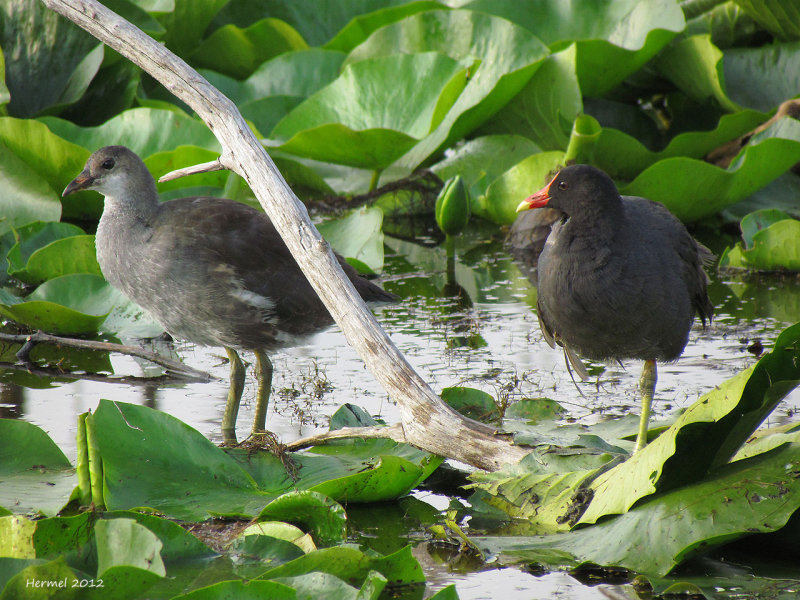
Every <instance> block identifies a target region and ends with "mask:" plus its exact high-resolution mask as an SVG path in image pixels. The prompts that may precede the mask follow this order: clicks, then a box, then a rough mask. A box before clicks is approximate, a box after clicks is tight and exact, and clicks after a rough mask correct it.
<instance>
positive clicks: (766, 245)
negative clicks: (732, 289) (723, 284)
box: [719, 210, 800, 271]
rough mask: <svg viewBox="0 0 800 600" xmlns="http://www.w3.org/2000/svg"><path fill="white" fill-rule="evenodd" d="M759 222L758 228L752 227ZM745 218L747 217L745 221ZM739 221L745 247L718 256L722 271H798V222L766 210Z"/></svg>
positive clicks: (775, 211)
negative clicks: (726, 269) (767, 216)
mask: <svg viewBox="0 0 800 600" xmlns="http://www.w3.org/2000/svg"><path fill="white" fill-rule="evenodd" d="M765 213H767V214H768V215H769V218H768V219H766V220H762V221H761V222H760V223H759V224H758V225H756V224H755V223H753V222H754V221H756V220H761V219H762V218H764V217H766V215H765ZM748 217H750V218H749V219H748ZM748 217H745V219H743V220H742V237H743V238H744V239H745V246H742V244H737V245H736V246H734V247H733V248H727V249H726V250H725V251H724V252H723V253H722V256H720V260H719V267H720V268H721V269H725V268H728V269H749V270H754V271H784V270H786V271H800V221H797V220H795V219H793V218H791V217H790V216H789V215H787V214H786V213H784V212H782V211H777V210H765V211H759V213H753V214H751V215H748Z"/></svg>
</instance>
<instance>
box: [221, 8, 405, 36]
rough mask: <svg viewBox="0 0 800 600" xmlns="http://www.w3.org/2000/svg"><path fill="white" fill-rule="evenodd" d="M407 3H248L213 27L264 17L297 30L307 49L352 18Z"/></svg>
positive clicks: (229, 10)
mask: <svg viewBox="0 0 800 600" xmlns="http://www.w3.org/2000/svg"><path fill="white" fill-rule="evenodd" d="M406 3H408V0H348V1H347V2H341V1H340V0H322V1H321V0H250V1H249V2H246V3H239V2H231V3H229V4H228V5H227V6H226V7H225V8H224V9H223V10H222V11H221V13H220V15H219V17H218V18H217V20H216V21H215V23H220V24H222V23H236V24H237V25H239V26H242V25H244V24H245V23H250V22H252V21H253V14H254V13H256V14H259V15H261V14H268V15H270V16H272V17H275V18H278V19H282V20H283V21H286V22H287V23H289V24H290V25H291V26H292V27H294V28H295V29H297V31H299V32H300V34H301V35H302V36H303V38H304V39H305V40H306V41H308V43H309V45H311V46H322V45H323V44H324V43H325V42H326V41H328V40H329V39H331V38H332V37H333V36H334V35H336V33H337V32H338V31H339V30H340V29H342V28H343V27H345V26H346V25H347V24H348V22H349V21H351V20H352V19H353V18H355V17H357V16H359V15H362V14H364V13H368V12H370V11H376V10H377V9H383V8H387V7H390V6H398V5H403V4H406Z"/></svg>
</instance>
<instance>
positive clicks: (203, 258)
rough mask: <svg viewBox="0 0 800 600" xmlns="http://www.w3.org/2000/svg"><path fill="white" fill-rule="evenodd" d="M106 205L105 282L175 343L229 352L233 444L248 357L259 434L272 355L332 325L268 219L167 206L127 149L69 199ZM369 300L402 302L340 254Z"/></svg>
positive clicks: (97, 166) (217, 208)
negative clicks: (83, 193) (251, 356)
mask: <svg viewBox="0 0 800 600" xmlns="http://www.w3.org/2000/svg"><path fill="white" fill-rule="evenodd" d="M85 189H91V190H97V191H98V192H100V193H101V194H103V195H104V196H105V204H104V208H103V215H102V217H101V218H100V223H99V225H98V227H97V238H96V245H97V260H98V262H99V263H100V268H101V270H102V271H103V275H104V276H105V277H106V279H107V280H108V281H109V282H110V283H111V285H113V286H114V287H116V288H118V289H119V290H121V291H122V292H124V293H125V294H126V295H127V296H128V297H130V299H131V300H133V301H134V302H136V303H137V304H139V305H140V306H141V307H142V308H144V309H145V310H147V311H148V312H149V313H150V314H151V315H152V316H153V317H154V318H155V319H156V321H158V322H159V323H160V324H161V325H162V326H163V327H164V329H165V330H166V331H168V332H169V333H170V334H171V335H173V336H174V337H176V338H180V339H184V340H188V341H191V342H194V343H196V344H200V345H205V346H222V347H224V348H225V351H226V352H227V354H228V358H229V359H230V364H231V386H230V390H229V392H228V399H227V403H226V406H225V413H224V416H223V421H222V431H223V437H224V438H225V440H226V441H228V442H232V441H235V439H236V437H235V426H236V416H237V414H238V412H239V401H240V399H241V395H242V390H243V387H244V376H245V368H244V365H243V364H242V361H241V359H240V358H239V355H238V353H237V350H251V351H253V352H254V353H255V358H256V377H257V379H258V382H259V389H258V395H257V399H256V411H255V420H254V424H253V431H254V432H256V433H259V432H262V431H264V426H265V422H266V411H267V403H268V400H269V393H270V387H271V384H272V363H271V362H270V360H269V357H268V356H267V352H271V351H273V350H275V349H277V348H280V347H284V346H287V345H292V344H293V343H296V342H297V341H298V338H300V336H305V335H310V334H312V333H315V332H316V331H319V330H320V329H322V328H324V327H326V326H328V325H329V324H331V323H332V322H333V319H332V318H331V316H330V314H329V313H328V310H327V309H326V308H325V306H324V305H323V304H322V301H321V300H320V299H319V297H318V296H317V294H316V292H315V291H314V289H313V288H312V287H311V285H310V284H309V283H308V280H307V279H306V277H305V275H303V273H302V271H301V270H300V267H299V266H298V265H297V263H296V262H295V260H294V258H293V257H292V255H291V253H290V252H289V249H288V248H287V247H286V244H285V243H284V242H283V240H282V239H281V237H280V235H279V234H278V232H277V231H276V230H275V227H274V226H273V225H272V222H271V221H270V220H269V218H268V217H267V216H266V215H265V214H264V213H262V212H260V211H257V210H256V209H254V208H251V207H249V206H246V205H244V204H241V203H239V202H234V201H232V200H226V199H220V198H203V197H194V198H181V199H178V200H171V201H168V202H164V203H160V202H159V200H158V193H157V191H156V184H155V180H154V179H153V177H152V175H151V174H150V171H148V170H147V167H146V166H145V164H144V163H143V162H142V161H141V159H140V158H139V157H138V156H137V155H136V154H134V153H133V152H132V151H131V150H129V149H128V148H126V147H124V146H107V147H105V148H101V149H100V150H98V151H96V152H95V153H94V154H92V155H91V156H90V157H89V160H88V161H87V162H86V167H85V168H84V169H83V171H82V172H81V173H80V174H79V175H78V176H77V177H76V178H75V179H74V180H73V181H72V182H71V183H70V184H69V185H68V186H67V187H66V189H65V190H64V193H63V195H64V196H66V195H67V194H71V193H72V192H75V191H78V190H85ZM337 258H338V260H339V264H341V266H342V269H343V270H344V272H345V274H346V275H347V277H348V278H349V279H350V281H351V282H352V283H353V285H354V286H355V288H356V290H357V291H358V293H359V294H361V297H362V298H363V299H364V300H365V301H372V302H389V301H392V300H395V299H396V297H395V296H394V295H393V294H390V293H388V292H386V291H384V290H382V289H381V288H379V287H378V286H376V285H374V284H372V283H370V282H369V281H367V280H366V279H364V278H363V277H361V276H360V275H358V273H357V272H356V270H355V269H353V268H352V267H351V266H350V265H348V264H347V262H345V260H344V259H343V258H342V257H340V256H338V255H337Z"/></svg>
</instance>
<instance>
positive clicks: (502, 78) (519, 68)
mask: <svg viewBox="0 0 800 600" xmlns="http://www.w3.org/2000/svg"><path fill="white" fill-rule="evenodd" d="M428 51H437V52H441V53H444V54H447V55H449V56H450V57H452V58H453V59H455V60H458V61H467V60H469V61H470V62H473V61H475V60H477V61H480V62H479V63H478V66H477V68H475V69H474V71H473V72H471V76H470V79H469V82H468V83H467V85H466V87H465V88H464V91H463V92H462V93H461V94H460V95H459V96H458V99H457V100H456V102H455V103H454V104H453V106H452V108H451V109H450V110H449V112H448V113H447V115H446V116H445V117H444V119H443V120H442V121H441V123H439V124H438V127H436V129H435V130H433V131H432V132H431V134H430V135H428V136H427V137H425V138H424V139H423V140H422V141H421V142H419V143H418V144H416V145H415V146H414V148H413V149H412V150H411V151H410V152H408V153H407V154H406V155H404V156H403V157H402V158H400V159H399V160H397V161H396V163H395V165H393V167H392V169H391V170H390V171H388V172H387V173H386V175H385V178H388V179H390V180H393V179H396V178H397V177H402V176H405V175H407V174H408V172H410V171H412V170H413V169H415V168H416V167H417V166H419V165H420V164H422V163H423V162H424V161H425V160H427V159H428V157H430V156H431V155H433V154H435V153H436V152H438V151H440V150H441V149H443V148H445V147H447V146H449V145H451V144H452V143H453V142H455V141H456V140H458V139H461V138H462V137H464V136H465V135H466V134H467V133H469V132H470V131H472V130H474V129H475V128H477V127H478V126H479V125H481V124H482V123H483V122H485V121H486V120H487V119H488V118H489V117H491V116H492V115H493V114H494V113H495V112H496V111H497V110H499V109H500V108H501V107H502V106H504V105H505V104H506V103H507V102H508V101H509V100H510V99H511V98H513V97H514V96H515V95H516V94H517V93H518V92H519V91H520V90H522V88H523V87H524V86H525V84H526V83H527V82H528V80H529V79H530V78H531V77H532V76H533V73H534V72H535V71H536V69H537V68H538V67H539V66H541V61H542V59H544V57H545V56H546V55H547V54H548V51H547V49H546V48H545V47H544V45H543V44H542V43H541V42H540V41H539V40H538V39H537V38H536V37H534V36H533V35H532V34H531V33H530V32H528V31H526V30H525V29H523V28H522V27H519V26H517V25H514V24H513V23H511V22H510V21H506V20H505V19H500V18H498V17H493V16H491V15H488V14H484V13H480V12H473V11H469V10H436V11H426V12H422V13H417V14H415V15H411V16H409V17H407V18H405V19H403V20H401V21H398V22H396V23H392V24H390V25H387V26H385V27H382V28H380V29H378V30H377V31H375V32H374V33H373V34H372V35H371V36H370V37H368V38H367V39H366V40H365V41H364V43H363V44H360V45H359V46H357V47H356V48H354V49H353V51H352V52H351V53H350V55H349V56H348V58H347V64H351V63H354V62H356V61H360V60H364V59H366V58H370V57H375V56H386V55H391V54H396V53H397V52H404V53H416V52H428Z"/></svg>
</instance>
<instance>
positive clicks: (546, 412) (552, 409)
mask: <svg viewBox="0 0 800 600" xmlns="http://www.w3.org/2000/svg"><path fill="white" fill-rule="evenodd" d="M566 412H567V411H566V409H565V408H564V407H563V406H561V405H560V404H559V403H558V402H556V401H555V400H550V399H549V398H523V399H521V400H517V401H516V402H514V403H513V404H511V405H509V407H508V408H507V409H506V413H505V415H504V416H505V417H506V418H509V419H526V420H527V421H532V422H534V423H535V422H538V421H545V420H553V419H559V418H561V417H563V416H564V415H565V414H566Z"/></svg>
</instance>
